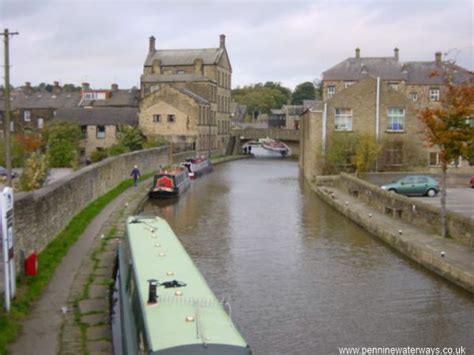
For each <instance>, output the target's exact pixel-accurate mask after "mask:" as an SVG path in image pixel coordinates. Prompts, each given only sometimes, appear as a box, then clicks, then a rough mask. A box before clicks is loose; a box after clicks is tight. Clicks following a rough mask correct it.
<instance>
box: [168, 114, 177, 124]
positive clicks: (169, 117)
mask: <svg viewBox="0 0 474 355" xmlns="http://www.w3.org/2000/svg"><path fill="white" fill-rule="evenodd" d="M168 122H173V123H174V122H176V116H175V115H168Z"/></svg>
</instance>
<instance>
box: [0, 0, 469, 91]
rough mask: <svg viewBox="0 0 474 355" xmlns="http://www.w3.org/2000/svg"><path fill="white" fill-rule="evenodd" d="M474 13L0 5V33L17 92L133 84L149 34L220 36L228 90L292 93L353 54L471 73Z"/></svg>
mask: <svg viewBox="0 0 474 355" xmlns="http://www.w3.org/2000/svg"><path fill="white" fill-rule="evenodd" d="M473 16H474V15H473V1H470V0H469V1H461V0H448V1H441V0H418V1H409V0H398V1H388V0H385V1H384V0H377V1H369V0H359V1H356V0H352V1H334V0H333V1H275V0H274V1H270V0H266V1H265V0H261V1H248V0H241V1H202V0H194V1H189V0H188V1H179V0H174V1H157V0H154V1H153V0H138V1H131V0H121V1H120V0H119V1H113V0H80V1H74V0H56V1H54V0H28V1H24V0H15V1H9V0H0V24H1V25H0V26H2V28H8V29H9V30H10V31H18V32H20V35H18V36H14V37H13V38H12V39H11V42H10V43H11V47H10V62H11V65H12V69H11V75H10V77H11V83H12V84H13V85H14V86H18V85H23V83H24V82H25V81H30V82H32V84H33V85H37V84H39V83H40V82H50V83H52V82H53V81H59V82H60V83H61V84H63V83H68V82H73V83H75V84H76V85H79V84H80V83H81V82H84V81H86V82H89V83H90V84H91V86H92V87H93V88H107V87H109V86H110V84H111V83H112V82H116V83H118V84H119V86H120V87H122V88H129V87H132V86H134V85H136V86H139V82H140V74H141V72H142V70H143V63H144V60H145V57H146V54H147V51H148V38H149V37H150V36H151V35H154V36H155V37H156V45H157V48H158V49H160V48H161V49H173V48H210V47H218V45H219V34H221V33H223V34H225V35H226V36H227V39H226V46H227V51H228V53H229V56H230V60H231V64H232V68H233V87H236V86H237V85H241V86H242V85H246V84H251V83H256V82H265V81H279V82H281V83H282V84H283V85H285V86H288V87H290V88H294V86H295V85H297V84H298V83H301V82H304V81H308V80H309V81H312V80H314V79H318V78H320V76H321V73H322V72H323V71H324V70H326V69H328V68H330V67H332V66H333V65H335V64H337V63H339V62H340V61H342V60H344V59H346V58H347V57H350V56H354V49H355V48H356V47H360V49H361V56H372V57H383V56H392V55H393V48H394V47H398V48H400V60H401V61H412V60H433V58H434V53H435V52H436V51H441V52H443V53H448V57H449V58H450V59H455V60H456V61H457V63H458V64H460V65H461V66H464V67H466V68H469V69H473V68H474V64H473V62H474V47H473V46H474V39H473V26H474V25H473V21H474V20H473ZM3 53H4V52H3V46H2V49H1V54H2V58H3ZM1 64H3V60H1ZM2 80H3V75H2Z"/></svg>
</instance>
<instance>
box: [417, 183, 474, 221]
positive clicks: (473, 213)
mask: <svg viewBox="0 0 474 355" xmlns="http://www.w3.org/2000/svg"><path fill="white" fill-rule="evenodd" d="M413 199H414V200H417V201H421V202H423V203H427V204H430V205H434V206H440V200H441V199H440V195H439V194H438V196H436V197H413ZM446 205H447V207H448V210H450V211H453V212H457V213H460V214H462V215H464V216H467V217H471V218H474V189H471V188H468V187H466V188H451V189H450V188H448V190H447V194H446Z"/></svg>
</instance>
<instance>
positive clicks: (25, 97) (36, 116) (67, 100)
mask: <svg viewBox="0 0 474 355" xmlns="http://www.w3.org/2000/svg"><path fill="white" fill-rule="evenodd" d="M80 98H81V93H80V92H77V91H75V92H74V91H73V92H69V91H64V90H63V88H62V87H61V86H60V85H59V82H57V81H55V82H54V86H53V89H52V91H51V92H49V91H46V90H35V89H34V88H33V87H32V86H31V83H30V82H26V83H25V85H24V86H22V87H19V88H17V89H15V90H12V91H11V92H10V102H11V103H10V109H11V116H10V117H11V121H10V131H11V132H12V134H14V135H15V134H24V133H32V132H35V131H38V130H41V129H43V128H44V126H45V124H47V122H49V121H51V120H52V119H54V117H55V116H56V113H57V110H58V109H62V108H69V107H75V106H77V104H78V103H79V101H80ZM3 99H4V97H3V90H0V120H1V123H0V137H3V133H4V132H3V129H4V127H3V117H4V100H3Z"/></svg>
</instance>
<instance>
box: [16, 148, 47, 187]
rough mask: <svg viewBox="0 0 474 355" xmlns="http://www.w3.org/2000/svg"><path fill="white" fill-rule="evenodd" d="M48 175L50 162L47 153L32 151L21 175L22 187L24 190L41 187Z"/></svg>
mask: <svg viewBox="0 0 474 355" xmlns="http://www.w3.org/2000/svg"><path fill="white" fill-rule="evenodd" d="M47 177H48V163H47V158H46V156H45V155H43V154H40V153H32V154H31V156H30V158H29V159H28V160H27V161H26V164H25V168H24V169H23V174H22V175H21V176H20V188H21V189H22V190H23V191H31V190H36V189H39V188H41V187H42V186H43V184H44V182H45V181H46V178H47Z"/></svg>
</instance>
